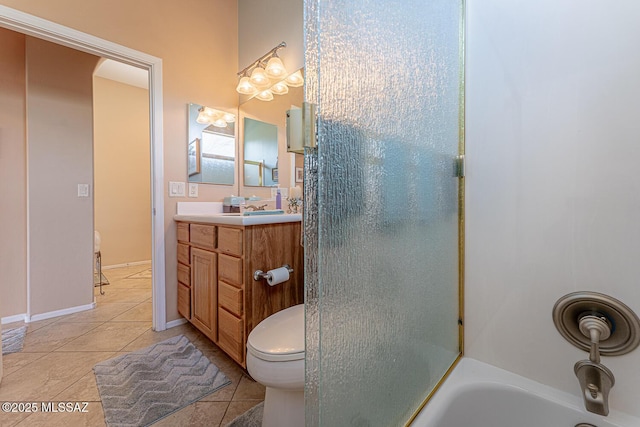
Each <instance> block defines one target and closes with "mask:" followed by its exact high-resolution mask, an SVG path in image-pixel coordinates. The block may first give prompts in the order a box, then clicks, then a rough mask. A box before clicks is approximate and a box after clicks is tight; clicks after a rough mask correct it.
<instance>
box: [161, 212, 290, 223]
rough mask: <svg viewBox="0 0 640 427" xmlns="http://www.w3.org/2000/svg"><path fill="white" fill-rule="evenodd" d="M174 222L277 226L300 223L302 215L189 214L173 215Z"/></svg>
mask: <svg viewBox="0 0 640 427" xmlns="http://www.w3.org/2000/svg"><path fill="white" fill-rule="evenodd" d="M173 219H174V220H176V221H188V222H203V223H208V224H226V225H261V224H279V223H282V222H300V221H302V214H299V213H298V214H278V215H252V216H244V215H239V214H224V213H217V214H190V215H174V216H173Z"/></svg>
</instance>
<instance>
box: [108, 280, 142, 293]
mask: <svg viewBox="0 0 640 427" xmlns="http://www.w3.org/2000/svg"><path fill="white" fill-rule="evenodd" d="M151 288H152V285H151V280H149V279H122V280H118V281H117V282H113V283H112V284H111V285H109V287H108V288H107V287H106V286H103V287H102V290H103V291H105V292H106V291H107V290H111V291H112V292H116V291H117V292H120V291H121V290H122V289H151Z"/></svg>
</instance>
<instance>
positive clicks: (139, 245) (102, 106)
mask: <svg viewBox="0 0 640 427" xmlns="http://www.w3.org/2000/svg"><path fill="white" fill-rule="evenodd" d="M93 108H94V115H93V118H94V155H93V159H94V176H93V182H94V188H95V190H94V207H95V212H94V218H95V229H96V230H98V231H99V232H100V235H101V238H102V243H101V247H100V253H101V255H102V265H103V266H110V265H119V264H126V263H130V262H139V261H148V260H150V259H151V170H150V169H151V166H150V159H149V150H150V144H149V142H150V140H149V91H148V90H146V89H141V88H138V87H135V86H130V85H127V84H123V83H119V82H116V81H113V80H108V79H104V78H101V77H94V79H93Z"/></svg>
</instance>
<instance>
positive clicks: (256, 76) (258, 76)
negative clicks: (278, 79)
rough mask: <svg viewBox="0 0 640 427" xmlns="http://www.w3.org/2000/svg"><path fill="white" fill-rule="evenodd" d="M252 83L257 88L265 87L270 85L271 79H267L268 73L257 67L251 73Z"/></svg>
mask: <svg viewBox="0 0 640 427" xmlns="http://www.w3.org/2000/svg"><path fill="white" fill-rule="evenodd" d="M249 80H251V83H253V84H254V85H256V86H257V87H264V86H268V85H269V83H270V82H269V77H267V73H265V72H264V68H262V67H256V68H254V69H253V71H252V72H251V78H250V79H249Z"/></svg>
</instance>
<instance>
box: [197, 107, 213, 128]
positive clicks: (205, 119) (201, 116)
mask: <svg viewBox="0 0 640 427" xmlns="http://www.w3.org/2000/svg"><path fill="white" fill-rule="evenodd" d="M198 111H199V113H198V117H197V118H196V122H198V123H200V124H201V125H206V124H209V123H210V122H209V116H208V115H207V113H206V111H205V109H204V108H201V109H200V110H198Z"/></svg>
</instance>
